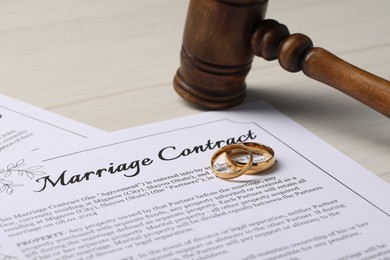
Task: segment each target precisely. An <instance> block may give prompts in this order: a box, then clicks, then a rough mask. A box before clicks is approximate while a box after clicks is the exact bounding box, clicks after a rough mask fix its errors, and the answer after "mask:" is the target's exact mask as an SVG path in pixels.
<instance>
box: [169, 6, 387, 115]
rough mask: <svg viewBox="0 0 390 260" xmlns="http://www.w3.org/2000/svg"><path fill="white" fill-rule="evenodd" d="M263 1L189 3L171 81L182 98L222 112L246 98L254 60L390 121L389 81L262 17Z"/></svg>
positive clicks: (264, 10)
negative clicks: (333, 92)
mask: <svg viewBox="0 0 390 260" xmlns="http://www.w3.org/2000/svg"><path fill="white" fill-rule="evenodd" d="M267 5H268V0H191V1H190V3H189V7H188V12H187V18H186V23H185V27H184V34H183V44H182V49H181V53H180V68H179V69H178V70H177V72H176V75H175V77H174V80H173V85H174V88H175V90H176V92H177V93H178V94H179V95H180V96H181V97H183V98H184V99H186V100H188V101H190V102H192V103H194V104H196V105H199V106H201V107H204V108H207V109H224V108H228V107H232V106H235V105H238V104H239V103H241V102H242V101H243V100H244V99H245V95H246V84H245V78H246V76H247V75H248V73H249V71H250V69H251V65H252V60H253V58H254V56H255V55H256V56H259V57H261V58H263V59H265V60H268V61H271V60H275V59H277V60H278V61H279V64H280V65H281V66H282V67H283V68H284V69H285V70H287V71H289V72H298V71H303V73H304V74H305V75H306V76H308V77H310V78H312V79H315V80H318V81H320V82H322V83H325V84H327V85H329V86H332V87H334V88H336V89H338V90H340V91H342V92H344V93H345V94H347V95H349V96H351V97H353V98H355V99H356V100H359V101H360V102H362V103H364V104H366V105H368V106H369V107H371V108H373V109H375V110H377V111H378V112H380V113H382V114H383V115H385V116H387V117H390V82H389V81H387V80H385V79H383V78H380V77H378V76H376V75H373V74H371V73H369V72H367V71H364V70H362V69H360V68H358V67H356V66H354V65H351V64H350V63H348V62H346V61H344V60H342V59H340V58H338V57H337V56H335V55H333V54H332V53H330V52H328V51H327V50H325V49H323V48H320V47H313V43H312V41H311V39H310V38H309V37H307V36H306V35H304V34H300V33H294V34H290V32H289V30H288V28H287V27H286V26H285V25H283V24H280V23H279V22H277V21H275V20H272V19H266V20H265V19H264V18H265V13H266V10H267Z"/></svg>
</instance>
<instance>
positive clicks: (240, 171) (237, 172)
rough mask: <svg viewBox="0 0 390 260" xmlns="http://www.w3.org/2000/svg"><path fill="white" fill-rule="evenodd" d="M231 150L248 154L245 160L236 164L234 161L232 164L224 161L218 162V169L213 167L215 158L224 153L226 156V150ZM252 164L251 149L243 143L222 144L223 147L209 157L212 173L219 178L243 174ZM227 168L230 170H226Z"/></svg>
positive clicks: (231, 177) (235, 176)
mask: <svg viewBox="0 0 390 260" xmlns="http://www.w3.org/2000/svg"><path fill="white" fill-rule="evenodd" d="M232 150H239V151H242V152H241V154H246V155H247V156H249V158H248V160H247V162H246V163H240V164H238V165H237V164H234V163H233V164H226V162H225V163H223V164H219V165H218V167H219V169H217V168H216V167H215V166H216V161H217V159H218V158H219V157H220V156H221V155H222V154H226V156H227V154H228V152H230V151H232ZM252 164H253V155H252V151H251V150H250V149H249V148H248V147H247V146H245V145H243V144H231V145H227V146H224V147H222V148H220V149H219V150H217V151H216V152H215V153H214V155H213V156H212V157H211V169H212V171H213V173H214V174H215V175H216V176H217V177H219V178H221V179H233V178H237V177H239V176H241V175H243V174H244V173H246V172H247V171H248V170H249V169H250V168H251V166H252ZM232 166H233V167H232ZM232 168H233V170H232ZM237 169H238V170H237ZM221 170H225V171H221ZM227 170H229V171H230V172H227Z"/></svg>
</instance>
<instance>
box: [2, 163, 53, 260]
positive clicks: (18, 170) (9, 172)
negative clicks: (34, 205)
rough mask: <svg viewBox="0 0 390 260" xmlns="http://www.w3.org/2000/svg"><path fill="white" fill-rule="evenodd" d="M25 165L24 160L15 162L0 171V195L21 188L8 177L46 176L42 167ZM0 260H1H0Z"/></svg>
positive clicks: (30, 177) (31, 177)
mask: <svg viewBox="0 0 390 260" xmlns="http://www.w3.org/2000/svg"><path fill="white" fill-rule="evenodd" d="M25 166H26V164H25V162H24V159H21V160H19V161H17V162H16V163H10V164H8V166H7V168H6V169H0V174H4V178H0V193H2V192H4V191H5V192H6V193H8V194H9V195H11V194H12V193H13V192H14V188H15V187H21V186H23V184H16V183H14V182H13V181H12V180H9V179H8V178H9V177H12V176H13V175H14V174H17V175H19V176H27V177H28V178H29V179H31V180H32V179H33V178H34V177H35V176H36V175H43V174H46V173H45V172H43V171H41V170H40V169H41V168H42V167H43V166H42V165H36V166H32V167H28V168H26V167H25ZM0 260H1V259H0Z"/></svg>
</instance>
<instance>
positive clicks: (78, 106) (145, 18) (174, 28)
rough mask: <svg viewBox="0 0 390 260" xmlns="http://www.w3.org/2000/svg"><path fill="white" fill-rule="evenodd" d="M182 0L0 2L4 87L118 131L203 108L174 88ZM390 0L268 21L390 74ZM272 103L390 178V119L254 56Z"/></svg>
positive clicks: (301, 3)
mask: <svg viewBox="0 0 390 260" xmlns="http://www.w3.org/2000/svg"><path fill="white" fill-rule="evenodd" d="M187 5H188V1H185V0H154V1H135V0H111V1H103V0H57V1H50V0H35V1H27V0H19V1H0V92H1V93H3V94H6V95H9V96H11V97H14V98H18V99H20V100H23V101H25V102H28V103H31V104H33V105H36V106H39V107H42V108H46V109H48V110H50V111H53V112H56V113H59V114H62V115H64V116H67V117H70V118H73V119H75V120H79V121H81V122H84V123H87V124H90V125H92V126H95V127H98V128H101V129H104V130H107V131H114V130H119V129H123V128H128V127H132V126H137V125H142V124H146V123H151V122H157V121H161V120H166V119H171V118H177V117H182V116H186V115H192V114H197V113H201V112H202V111H201V110H199V109H197V108H194V107H192V106H190V105H189V104H187V103H186V102H184V101H183V100H182V99H181V98H180V97H179V96H178V95H177V94H176V93H175V92H174V90H173V88H172V78H173V76H174V74H175V71H176V69H177V67H178V66H179V51H180V45H181V38H182V31H183V25H184V20H185V16H186V12H187ZM389 10H390V1H388V0H377V1H372V2H369V1H365V0H333V1H329V0H327V1H325V0H296V1H285V0H270V3H269V9H268V12H267V18H273V19H276V20H278V21H279V22H281V23H284V24H286V25H287V26H288V27H289V29H290V32H292V33H294V32H301V33H305V34H306V35H308V36H309V37H311V39H312V40H313V42H314V44H315V45H316V46H321V47H324V48H326V49H328V50H329V51H331V52H333V53H335V54H336V55H339V56H340V57H341V58H343V59H345V60H347V61H349V62H351V63H353V64H355V65H357V66H359V67H361V68H363V69H366V70H368V71H370V72H372V73H375V74H377V75H379V76H381V77H383V78H386V79H390V27H389V24H390V16H389V15H388V11H389ZM247 83H248V92H249V94H250V95H249V97H248V98H247V100H246V102H249V101H252V100H255V99H264V100H265V101H267V102H268V103H270V104H271V105H273V106H274V107H275V108H277V109H279V110H280V111H282V112H283V113H285V114H286V115H288V116H289V117H291V118H292V119H293V120H295V121H297V122H298V123H300V124H302V125H303V126H304V127H306V128H307V129H309V130H310V131H312V132H314V133H315V134H317V135H318V136H320V137H321V138H322V139H324V140H325V141H327V142H329V143H330V144H331V145H333V146H335V147H336V148H337V149H339V150H340V151H342V152H343V153H345V154H347V155H348V156H350V157H351V158H352V159H354V160H356V161H357V162H359V163H360V164H362V165H363V166H365V167H366V168H368V169H369V170H371V171H372V172H373V173H375V174H376V175H378V176H380V177H381V178H383V179H385V180H386V181H388V182H390V120H389V119H388V118H386V117H384V116H382V115H380V114H378V113H377V112H374V111H373V110H371V109H370V108H368V107H366V106H365V105H362V104H360V103H358V102H357V101H355V100H353V99H352V98H350V97H348V96H346V95H344V94H342V93H340V92H338V91H336V90H334V89H332V88H331V87H328V86H325V85H323V84H321V83H317V82H315V81H313V80H311V79H308V78H306V77H305V76H304V75H303V74H302V73H296V74H290V73H288V72H285V71H284V70H283V69H281V68H280V66H279V65H278V63H277V62H276V61H275V62H266V61H264V60H261V59H256V61H255V62H254V64H253V68H252V71H251V73H250V75H249V77H248V81H247Z"/></svg>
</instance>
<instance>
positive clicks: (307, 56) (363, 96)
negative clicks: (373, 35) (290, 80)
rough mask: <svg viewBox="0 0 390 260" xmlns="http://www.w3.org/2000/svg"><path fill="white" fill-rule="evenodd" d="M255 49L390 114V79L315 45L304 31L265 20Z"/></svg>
mask: <svg viewBox="0 0 390 260" xmlns="http://www.w3.org/2000/svg"><path fill="white" fill-rule="evenodd" d="M251 48H252V51H253V52H254V53H255V54H256V55H257V56H260V57H263V58H264V59H266V60H273V59H278V61H279V63H280V65H281V66H282V67H283V68H284V69H286V70H287V71H290V72H297V71H300V70H302V71H303V73H304V74H305V75H307V76H308V77H310V78H312V79H315V80H318V81H320V82H322V83H325V84H327V85H329V86H332V87H334V88H336V89H338V90H340V91H342V92H344V93H345V94H347V95H349V96H351V97H353V98H355V99H357V100H359V101H360V102H362V103H364V104H366V105H368V106H369V107H371V108H373V109H375V110H377V111H378V112H380V113H382V114H383V115H385V116H387V117H390V82H389V81H387V80H385V79H382V78H380V77H378V76H376V75H373V74H371V73H369V72H367V71H364V70H362V69H360V68H357V67H355V66H353V65H351V64H349V63H348V62H346V61H344V60H342V59H340V58H338V57H336V56H335V55H333V54H332V53H330V52H328V51H326V50H324V49H322V48H318V47H316V48H313V43H312V42H311V40H310V38H309V37H307V36H305V35H303V34H292V35H290V34H289V32H288V29H287V27H286V26H284V25H283V24H279V23H278V22H276V21H274V20H264V21H262V22H261V23H260V24H259V25H258V26H256V28H255V30H254V32H253V34H252V38H251Z"/></svg>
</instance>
